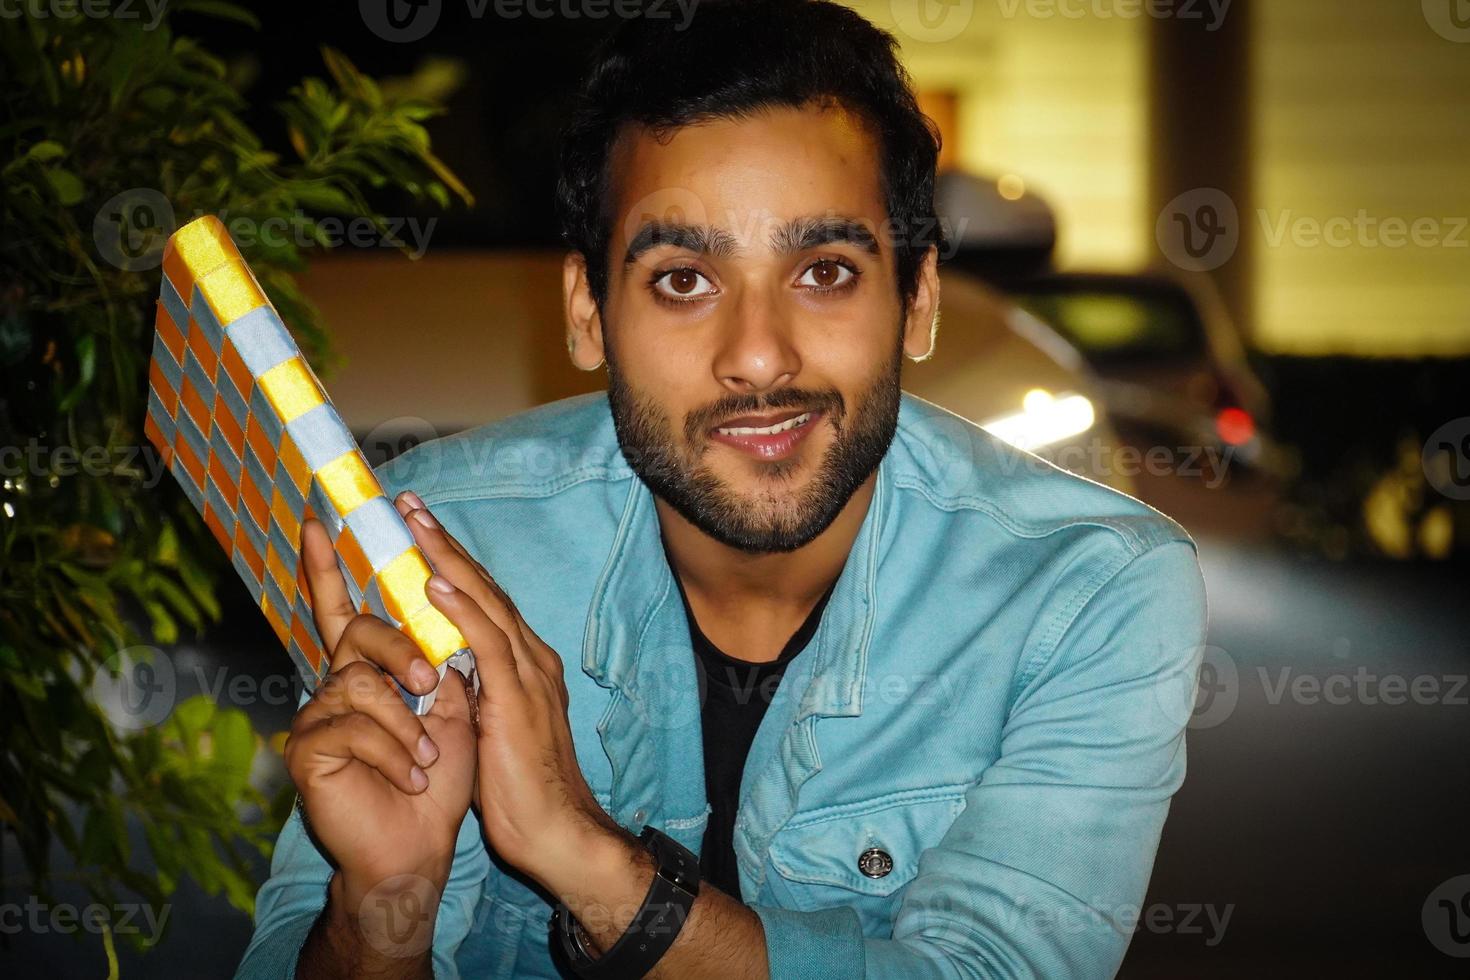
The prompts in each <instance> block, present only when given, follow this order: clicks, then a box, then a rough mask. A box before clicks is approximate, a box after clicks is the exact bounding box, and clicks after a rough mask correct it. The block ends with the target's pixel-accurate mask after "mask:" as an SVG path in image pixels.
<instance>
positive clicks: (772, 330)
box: [713, 290, 801, 395]
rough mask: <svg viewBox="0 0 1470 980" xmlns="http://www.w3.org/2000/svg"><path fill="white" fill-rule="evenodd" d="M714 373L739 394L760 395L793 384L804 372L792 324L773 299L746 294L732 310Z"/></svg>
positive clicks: (714, 366)
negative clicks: (794, 341) (793, 336)
mask: <svg viewBox="0 0 1470 980" xmlns="http://www.w3.org/2000/svg"><path fill="white" fill-rule="evenodd" d="M713 370H714V374H715V377H716V379H717V380H718V381H719V382H720V384H721V385H723V386H724V387H725V388H726V389H728V390H729V391H732V392H735V393H737V394H742V395H745V394H759V393H761V392H764V391H768V390H772V389H775V388H779V387H782V386H784V385H787V384H790V383H791V382H792V380H793V379H795V377H796V375H797V374H798V373H799V372H800V371H801V357H800V355H799V354H798V352H797V349H796V345H795V344H794V343H793V338H792V323H791V321H790V318H789V317H788V316H787V315H786V314H785V313H783V311H782V310H781V309H780V308H779V306H778V304H776V303H775V302H774V301H773V297H769V296H765V295H762V294H761V292H760V291H758V290H753V291H747V292H746V293H745V295H743V296H742V297H741V298H740V301H739V302H738V303H737V304H735V305H734V307H733V308H731V310H730V320H729V322H728V323H727V324H726V325H725V327H724V330H723V332H722V334H721V338H720V346H719V350H718V351H717V352H716V354H715V360H714V365H713Z"/></svg>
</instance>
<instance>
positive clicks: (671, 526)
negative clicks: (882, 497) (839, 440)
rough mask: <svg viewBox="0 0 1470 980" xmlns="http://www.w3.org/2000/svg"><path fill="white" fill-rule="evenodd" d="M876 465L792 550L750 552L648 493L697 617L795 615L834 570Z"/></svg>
mask: <svg viewBox="0 0 1470 980" xmlns="http://www.w3.org/2000/svg"><path fill="white" fill-rule="evenodd" d="M876 480H877V474H876V472H875V473H874V474H872V475H870V476H869V477H868V478H867V479H866V480H864V481H863V483H862V485H861V486H859V487H858V489H857V490H856V491H855V492H854V493H853V495H852V498H851V499H850V500H848V502H847V504H846V505H845V506H844V507H843V508H842V510H841V511H840V512H839V513H838V515H837V518H836V519H835V520H834V521H833V522H832V523H831V524H830V525H829V526H828V527H827V529H826V530H825V531H823V532H822V533H821V534H819V535H817V537H816V538H815V539H813V540H812V541H811V542H809V543H808V544H806V545H803V546H802V547H800V548H798V549H797V550H795V551H790V552H779V553H773V554H759V555H752V554H749V553H748V552H744V551H741V550H739V549H738V548H732V547H730V546H729V545H726V544H723V543H721V542H719V541H716V540H715V539H714V538H712V537H710V536H709V535H707V534H705V533H704V532H703V531H701V530H700V529H699V528H697V527H695V526H694V525H693V524H691V523H689V521H687V520H685V519H684V517H683V516H681V515H680V514H679V513H678V512H677V511H675V510H674V509H673V508H672V507H670V506H669V505H668V504H666V503H665V502H664V501H663V500H661V499H656V500H655V506H656V507H657V508H658V518H659V524H660V526H661V528H662V531H663V536H664V544H665V547H666V548H667V550H668V554H669V561H670V563H671V564H672V565H673V569H674V573H675V574H676V575H678V576H679V581H680V582H681V583H683V585H684V591H685V593H686V594H687V595H688V596H689V604H690V606H692V607H693V609H694V612H695V615H696V616H697V617H698V618H699V621H700V622H701V624H702V623H704V622H705V619H706V617H709V618H711V619H720V618H724V619H730V620H735V619H746V620H748V619H749V618H750V616H751V614H752V613H754V614H755V615H756V617H757V618H768V617H769V618H787V617H788V616H790V615H795V616H796V618H797V621H798V622H800V620H801V619H804V618H805V617H806V614H807V613H809V612H810V611H811V609H812V608H813V607H814V606H815V605H816V604H817V600H818V599H820V598H821V597H822V594H823V593H825V592H826V591H827V588H828V587H829V586H830V585H831V584H832V583H833V582H835V581H836V580H837V576H839V575H841V574H842V568H843V566H844V565H845V564H846V563H847V556H848V553H849V552H851V551H852V544H853V542H854V541H855V540H856V539H857V535H858V531H859V530H860V529H861V528H862V525H863V519H864V518H865V517H866V516H867V513H868V505H869V503H870V502H871V501H872V499H873V486H874V483H875V481H876Z"/></svg>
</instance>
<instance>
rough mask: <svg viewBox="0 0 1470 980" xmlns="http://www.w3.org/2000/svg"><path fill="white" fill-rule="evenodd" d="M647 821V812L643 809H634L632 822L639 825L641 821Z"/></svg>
mask: <svg viewBox="0 0 1470 980" xmlns="http://www.w3.org/2000/svg"><path fill="white" fill-rule="evenodd" d="M647 819H648V811H647V810H645V809H643V808H642V807H639V808H638V809H636V810H634V811H633V822H634V823H636V824H641V823H643V821H645V820H647Z"/></svg>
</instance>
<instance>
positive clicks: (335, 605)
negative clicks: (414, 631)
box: [301, 517, 357, 657]
mask: <svg viewBox="0 0 1470 980" xmlns="http://www.w3.org/2000/svg"><path fill="white" fill-rule="evenodd" d="M301 564H302V565H303V566H305V569H306V586H307V590H308V591H309V592H310V593H311V595H310V596H309V598H310V599H311V614H312V618H313V619H315V620H316V630H317V634H318V635H319V636H320V637H321V638H322V643H323V644H324V646H325V647H326V650H327V654H328V656H329V657H330V656H331V654H332V653H333V652H334V651H335V650H336V649H337V641H338V640H340V639H341V638H342V631H343V630H344V629H346V628H347V624H348V623H349V622H351V621H352V618H353V617H354V616H356V615H357V610H356V609H354V608H353V607H352V597H351V596H349V595H348V594H347V582H346V581H345V580H344V579H343V578H342V570H341V569H340V568H338V567H337V549H336V548H334V547H332V539H331V537H330V536H329V535H328V534H327V529H326V526H325V525H323V524H322V522H321V521H319V520H317V519H316V518H315V517H313V518H310V519H308V520H306V521H303V522H302V524H301Z"/></svg>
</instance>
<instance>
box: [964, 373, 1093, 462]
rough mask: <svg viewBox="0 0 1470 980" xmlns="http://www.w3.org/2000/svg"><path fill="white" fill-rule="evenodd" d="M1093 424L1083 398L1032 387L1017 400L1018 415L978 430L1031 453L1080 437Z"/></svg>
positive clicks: (1090, 407)
mask: <svg viewBox="0 0 1470 980" xmlns="http://www.w3.org/2000/svg"><path fill="white" fill-rule="evenodd" d="M1096 421H1097V413H1096V412H1095V411H1094V410H1093V407H1092V402H1091V400H1089V399H1088V398H1087V397H1086V396H1085V395H1077V394H1061V395H1053V394H1052V393H1051V392H1049V391H1047V390H1046V389H1044V388H1032V389H1031V390H1030V391H1028V392H1026V397H1025V398H1023V399H1021V410H1020V411H1019V412H1016V413H1014V414H1011V415H1003V416H1001V417H1000V418H997V419H991V420H990V421H989V422H981V423H980V427H981V428H982V429H984V430H985V431H986V432H989V433H990V434H991V435H993V436H995V437H996V438H997V439H1001V440H1003V441H1005V442H1008V443H1010V444H1011V445H1013V446H1016V447H1017V448H1019V449H1025V450H1035V449H1041V448H1043V447H1045V446H1051V445H1054V444H1056V443H1058V442H1061V441H1062V440H1064V439H1070V438H1071V437H1073V436H1077V435H1081V434H1082V433H1084V432H1086V431H1087V430H1088V429H1091V428H1092V426H1093V424H1094V423H1095V422H1096Z"/></svg>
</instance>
